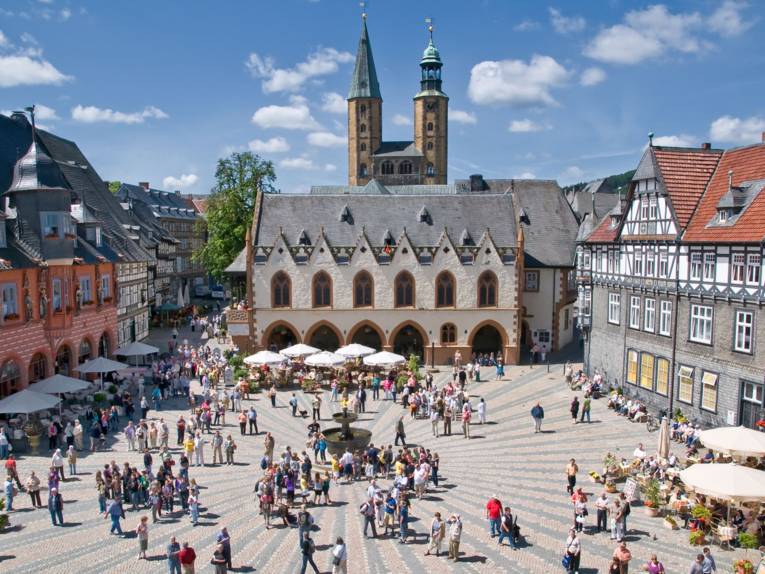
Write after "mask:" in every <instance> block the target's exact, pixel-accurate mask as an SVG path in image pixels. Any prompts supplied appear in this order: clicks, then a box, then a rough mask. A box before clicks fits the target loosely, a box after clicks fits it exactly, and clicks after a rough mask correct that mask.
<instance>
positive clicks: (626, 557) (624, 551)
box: [614, 541, 632, 574]
mask: <svg viewBox="0 0 765 574" xmlns="http://www.w3.org/2000/svg"><path fill="white" fill-rule="evenodd" d="M614 558H618V559H619V574H628V573H629V568H630V560H632V552H631V551H630V549H629V548H627V543H626V542H624V541H622V542H621V543H620V544H619V546H617V547H616V549H615V550H614Z"/></svg>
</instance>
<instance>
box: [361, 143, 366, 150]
mask: <svg viewBox="0 0 765 574" xmlns="http://www.w3.org/2000/svg"><path fill="white" fill-rule="evenodd" d="M360 149H361V151H367V144H365V143H364V142H362V143H361V148H360Z"/></svg>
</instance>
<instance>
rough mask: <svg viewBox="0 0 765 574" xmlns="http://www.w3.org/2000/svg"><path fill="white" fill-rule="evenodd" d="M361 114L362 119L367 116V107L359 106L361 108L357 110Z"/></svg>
mask: <svg viewBox="0 0 765 574" xmlns="http://www.w3.org/2000/svg"><path fill="white" fill-rule="evenodd" d="M359 111H360V112H361V117H362V118H364V117H366V115H367V107H366V106H365V105H364V104H361V108H360V110H359Z"/></svg>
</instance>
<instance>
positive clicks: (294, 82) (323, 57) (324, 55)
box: [245, 48, 353, 93]
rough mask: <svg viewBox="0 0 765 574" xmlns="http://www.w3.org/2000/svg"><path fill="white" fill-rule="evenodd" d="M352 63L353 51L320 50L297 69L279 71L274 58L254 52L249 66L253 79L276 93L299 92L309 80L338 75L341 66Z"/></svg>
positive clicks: (268, 91)
mask: <svg viewBox="0 0 765 574" xmlns="http://www.w3.org/2000/svg"><path fill="white" fill-rule="evenodd" d="M352 61H353V55H352V54H351V53H350V52H340V51H338V50H336V49H334V48H320V49H318V50H317V51H316V52H313V53H312V54H309V55H308V58H306V60H305V61H304V62H299V63H298V64H296V65H295V67H294V68H276V67H274V60H273V58H271V57H270V56H266V57H262V56H259V55H258V54H256V53H254V52H253V53H251V54H250V56H249V58H248V59H247V62H245V65H246V66H247V68H248V69H249V70H250V73H251V74H252V75H253V77H255V78H261V79H262V80H263V83H262V87H263V91H264V92H266V93H273V92H295V91H298V90H300V89H301V88H302V87H303V85H304V84H305V83H306V82H307V81H308V80H309V79H311V78H316V77H319V76H326V75H329V74H334V73H335V72H337V70H338V69H339V65H340V64H345V63H347V62H352Z"/></svg>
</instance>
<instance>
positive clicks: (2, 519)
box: [0, 498, 11, 532]
mask: <svg viewBox="0 0 765 574" xmlns="http://www.w3.org/2000/svg"><path fill="white" fill-rule="evenodd" d="M2 510H5V499H4V498H2V499H0V511H2ZM10 525H11V521H10V520H8V515H7V514H5V513H4V512H0V532H2V531H3V530H5V528H7V527H8V526H10Z"/></svg>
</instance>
